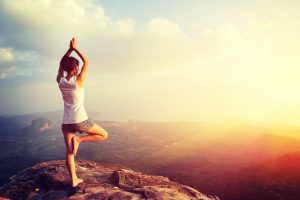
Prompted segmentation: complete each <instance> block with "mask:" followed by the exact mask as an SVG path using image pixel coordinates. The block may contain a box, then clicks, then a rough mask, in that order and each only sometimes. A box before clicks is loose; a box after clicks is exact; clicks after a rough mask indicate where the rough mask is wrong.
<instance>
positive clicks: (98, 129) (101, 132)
mask: <svg viewBox="0 0 300 200" xmlns="http://www.w3.org/2000/svg"><path fill="white" fill-rule="evenodd" d="M85 133H87V134H90V135H101V136H102V137H104V138H107V137H108V133H107V131H106V130H105V129H104V128H102V127H101V126H99V125H98V124H96V123H94V124H93V126H92V128H90V129H89V130H87V131H85Z"/></svg>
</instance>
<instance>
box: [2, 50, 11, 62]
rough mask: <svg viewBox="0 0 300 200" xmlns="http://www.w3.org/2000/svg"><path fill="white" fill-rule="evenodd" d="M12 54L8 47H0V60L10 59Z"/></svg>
mask: <svg viewBox="0 0 300 200" xmlns="http://www.w3.org/2000/svg"><path fill="white" fill-rule="evenodd" d="M12 60H14V55H13V52H12V49H10V48H0V61H12Z"/></svg>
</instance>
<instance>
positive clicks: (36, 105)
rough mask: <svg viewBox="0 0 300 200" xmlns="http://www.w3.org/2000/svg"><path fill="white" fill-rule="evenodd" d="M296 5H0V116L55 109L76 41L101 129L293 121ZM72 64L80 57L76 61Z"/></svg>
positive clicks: (3, 1) (298, 44)
mask: <svg viewBox="0 0 300 200" xmlns="http://www.w3.org/2000/svg"><path fill="white" fill-rule="evenodd" d="M299 10H300V2H299V1H296V0H285V1H283V0H272V1H271V0H260V1H258V0H252V1H246V0H240V1H236V0H228V1H223V0H214V1H208V0H186V1H182V0H163V1H162V0H152V1H141V0H128V1H121V0H24V1H16V0H0V27H1V28H0V94H1V96H0V102H1V103H0V114H25V113H32V112H46V111H52V110H62V109H63V101H62V97H61V93H60V91H59V88H58V86H57V83H56V81H55V79H56V75H57V71H58V64H59V61H60V59H61V57H62V55H63V54H64V53H65V52H66V50H67V49H68V45H69V41H70V39H71V38H72V37H76V39H77V46H78V49H80V50H81V51H82V52H83V53H84V55H85V56H86V57H87V58H88V59H89V61H90V71H89V73H88V76H87V79H86V82H85V107H86V109H87V111H88V113H89V112H90V113H91V112H93V113H97V117H98V118H99V119H100V120H125V121H126V120H128V119H136V120H147V121H182V120H192V121H216V120H217V121H222V120H223V121H226V120H236V121H239V120H252V121H261V122H268V123H277V124H289V125H298V124H299V122H300V103H299V102H300V91H299V88H300V79H299V78H298V77H299V75H300V69H299V66H300V24H299V21H300V12H299ZM72 55H73V56H75V57H76V54H72Z"/></svg>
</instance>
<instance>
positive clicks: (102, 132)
mask: <svg viewBox="0 0 300 200" xmlns="http://www.w3.org/2000/svg"><path fill="white" fill-rule="evenodd" d="M98 135H99V136H100V137H101V138H102V140H106V139H107V138H108V132H107V131H106V130H104V129H103V130H102V131H101V132H100V133H99V134H98Z"/></svg>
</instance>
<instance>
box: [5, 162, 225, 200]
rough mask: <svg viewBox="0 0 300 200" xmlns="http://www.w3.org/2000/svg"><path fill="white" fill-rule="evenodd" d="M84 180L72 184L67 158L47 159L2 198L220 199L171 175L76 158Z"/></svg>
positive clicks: (21, 174)
mask: <svg viewBox="0 0 300 200" xmlns="http://www.w3.org/2000/svg"><path fill="white" fill-rule="evenodd" d="M76 170H77V175H78V177H79V178H82V179H84V182H83V183H81V184H79V185H78V186H77V187H75V188H73V187H71V180H70V177H69V173H68V170H67V169H66V166H65V161H64V160H55V161H50V162H43V163H40V164H37V165H35V166H33V167H30V168H27V169H24V170H22V171H20V172H19V173H18V174H17V175H16V176H14V177H13V178H12V180H11V181H10V182H9V183H7V184H6V185H4V186H3V187H1V188H0V196H1V197H0V199H2V198H9V199H28V200H29V199H30V200H38V199H47V200H58V199H62V200H65V199H72V200H84V199H95V200H102V199H103V200H105V199H111V200H146V199H151V200H171V199H174V200H175V199H176V200H196V199H199V200H200V199H202V200H218V199H219V198H218V197H215V196H208V195H204V194H202V193H201V192H199V191H197V190H196V189H193V188H191V187H188V186H185V185H182V184H179V183H176V182H173V181H170V180H169V179H168V178H167V177H163V176H152V175H146V174H143V173H140V172H136V171H133V170H131V169H129V168H126V167H121V166H117V165H108V164H103V163H101V164H100V163H96V162H92V161H87V160H78V161H76Z"/></svg>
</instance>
